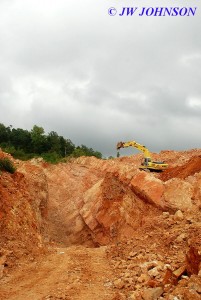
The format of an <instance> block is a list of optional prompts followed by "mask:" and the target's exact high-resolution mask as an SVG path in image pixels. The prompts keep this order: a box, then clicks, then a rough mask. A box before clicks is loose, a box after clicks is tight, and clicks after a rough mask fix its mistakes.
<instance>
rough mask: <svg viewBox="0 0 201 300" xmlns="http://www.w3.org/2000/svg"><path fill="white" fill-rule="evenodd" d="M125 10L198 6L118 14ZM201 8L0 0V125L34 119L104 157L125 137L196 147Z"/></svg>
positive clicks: (177, 2) (181, 0)
mask: <svg viewBox="0 0 201 300" xmlns="http://www.w3.org/2000/svg"><path fill="white" fill-rule="evenodd" d="M123 6H126V7H129V6H132V7H133V6H135V7H138V9H140V8H141V7H143V6H145V7H150V6H151V7H156V6H181V7H184V6H185V7H196V6H197V12H196V14H195V16H194V17H192V16H191V17H168V16H166V17H153V16H152V17H151V16H150V17H140V16H138V15H135V16H132V17H131V16H127V17H126V16H123V17H120V16H119V15H118V14H119V13H120V12H121V10H122V7H123ZM110 7H114V8H116V9H117V12H118V13H117V15H116V16H109V14H108V9H109V8H110ZM200 8H201V5H200V1H197V0H174V1H173V0H169V1H165V0H148V1H145V0H137V1H134V0H133V1H132V0H124V1H123V0H1V1H0V123H3V124H4V125H6V126H9V125H13V127H15V128H18V127H19V128H23V129H28V130H30V129H31V128H32V127H33V125H34V124H36V125H38V126H42V127H43V128H44V129H45V132H46V133H48V132H50V131H52V130H54V131H56V132H57V133H58V134H59V135H63V136H64V137H65V138H70V139H71V140H72V141H73V142H74V143H75V144H76V145H80V144H84V145H87V146H88V147H92V148H93V149H94V150H98V151H101V152H102V153H103V154H104V155H105V156H109V155H115V154H116V150H115V146H116V143H117V142H118V141H128V140H136V141H137V142H139V143H142V144H145V145H146V146H147V147H148V148H149V149H150V151H153V152H154V151H160V150H165V149H175V150H182V149H191V148H201V133H200V132H201V31H200V30H201V11H200ZM124 150H125V151H126V149H124ZM122 152H123V151H122Z"/></svg>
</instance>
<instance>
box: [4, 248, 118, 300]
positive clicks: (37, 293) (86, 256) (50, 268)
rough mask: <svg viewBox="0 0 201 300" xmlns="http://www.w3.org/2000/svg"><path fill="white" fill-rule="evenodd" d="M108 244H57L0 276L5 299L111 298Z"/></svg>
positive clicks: (91, 299) (65, 299)
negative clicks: (46, 251) (92, 246)
mask: <svg viewBox="0 0 201 300" xmlns="http://www.w3.org/2000/svg"><path fill="white" fill-rule="evenodd" d="M105 249H106V248H105V247H100V248H95V249H94V248H84V247H81V246H73V247H69V248H57V249H56V251H54V253H52V254H48V255H47V256H45V257H43V258H42V259H40V261H37V262H33V263H31V264H30V263H28V264H25V265H24V266H20V267H19V269H18V270H15V272H14V273H13V274H12V273H11V274H10V276H8V277H5V278H3V279H2V280H1V287H0V299H5V300H33V299H34V300H57V299H63V300H78V299H79V300H85V299H87V300H110V299H111V300H112V299H113V297H114V291H113V290H112V288H111V285H110V284H108V282H109V283H110V282H112V280H113V274H112V271H111V269H110V267H109V262H108V260H107V258H106V253H105Z"/></svg>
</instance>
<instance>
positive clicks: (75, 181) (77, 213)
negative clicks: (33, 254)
mask: <svg viewBox="0 0 201 300" xmlns="http://www.w3.org/2000/svg"><path fill="white" fill-rule="evenodd" d="M190 153H191V152H190V151H188V152H186V156H185V152H182V159H181V158H180V160H179V163H180V166H179V167H178V169H179V170H181V172H177V171H176V169H174V174H175V177H174V178H172V176H173V171H172V170H173V168H171V165H170V170H169V171H168V170H167V171H165V172H164V174H155V173H146V172H144V171H139V170H138V167H137V165H138V164H139V162H138V160H139V158H140V155H137V156H136V157H134V158H132V157H129V158H126V157H125V158H119V159H113V160H99V159H96V158H94V157H80V158H78V159H76V160H74V162H71V163H63V164H58V165H49V164H46V163H44V162H43V161H41V160H32V161H29V162H19V161H18V162H17V163H18V171H17V173H15V174H14V175H9V174H6V173H5V174H3V175H2V176H1V178H0V184H1V198H2V199H3V200H2V201H1V209H0V217H1V224H2V227H1V228H4V229H2V230H3V231H2V232H5V235H7V234H8V232H9V230H10V232H12V235H15V234H16V236H17V238H18V235H19V236H23V237H24V235H26V231H27V232H28V234H27V236H29V234H30V235H31V236H33V237H34V238H30V240H31V241H32V243H33V241H34V244H38V243H39V244H40V241H41V235H42V236H43V238H45V240H47V241H48V240H50V241H56V242H59V243H63V244H65V245H70V244H85V245H89V246H94V245H105V244H108V243H111V242H113V241H118V240H122V239H123V238H126V237H131V236H132V235H133V234H134V232H135V231H136V229H137V228H139V227H143V226H147V224H149V223H152V219H153V217H154V216H156V215H160V214H161V213H162V211H170V212H171V211H172V212H176V211H177V210H181V211H183V212H185V211H193V210H199V207H200V199H201V197H200V196H201V189H200V186H201V184H200V183H201V169H199V168H200V165H199V161H200V152H199V151H195V150H193V151H192V153H191V156H192V158H190ZM161 155H162V156H165V157H166V160H167V162H168V157H170V161H171V164H172V165H174V164H175V161H174V159H173V157H174V155H175V157H176V158H175V160H178V156H179V154H178V153H177V155H176V154H175V152H174V153H173V152H168V151H166V152H163V153H162V154H161ZM196 155H197V156H196ZM155 156H156V159H160V160H162V158H161V157H160V154H158V155H155ZM189 158H190V161H187V159H189ZM182 162H183V165H182ZM193 170H194V171H195V172H194V171H193ZM168 172H169V173H168ZM168 174H169V175H168ZM181 174H185V176H184V175H182V176H181ZM188 174H189V175H190V176H188ZM7 199H8V200H7ZM5 211H6V213H5ZM5 224H7V225H5ZM25 224H26V225H25ZM26 228H27V229H26ZM8 236H9V234H8ZM25 240H26V239H25ZM28 240H29V239H27V243H28Z"/></svg>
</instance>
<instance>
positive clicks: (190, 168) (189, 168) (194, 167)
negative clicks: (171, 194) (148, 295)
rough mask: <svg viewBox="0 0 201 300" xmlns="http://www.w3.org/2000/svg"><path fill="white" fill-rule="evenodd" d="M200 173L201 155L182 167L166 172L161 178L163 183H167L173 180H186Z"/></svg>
mask: <svg viewBox="0 0 201 300" xmlns="http://www.w3.org/2000/svg"><path fill="white" fill-rule="evenodd" d="M199 172H201V155H199V156H194V157H192V158H190V159H189V160H188V161H187V162H186V163H185V164H183V165H182V166H177V167H173V168H169V169H167V170H165V171H164V172H163V173H162V174H161V175H160V177H159V178H160V179H161V180H163V181H167V180H169V179H171V178H181V179H185V178H186V177H188V176H191V175H194V174H195V173H199Z"/></svg>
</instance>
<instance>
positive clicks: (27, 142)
mask: <svg viewBox="0 0 201 300" xmlns="http://www.w3.org/2000/svg"><path fill="white" fill-rule="evenodd" d="M10 141H11V144H12V145H13V146H14V147H15V148H16V149H23V150H24V151H25V152H31V141H32V140H31V133H30V132H29V131H28V130H24V129H21V128H17V129H15V128H13V129H12V132H11V135H10Z"/></svg>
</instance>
